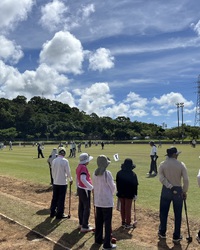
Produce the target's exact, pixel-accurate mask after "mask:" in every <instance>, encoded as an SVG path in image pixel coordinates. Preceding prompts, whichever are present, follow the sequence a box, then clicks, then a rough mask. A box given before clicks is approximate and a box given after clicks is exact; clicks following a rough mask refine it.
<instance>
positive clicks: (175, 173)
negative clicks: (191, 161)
mask: <svg viewBox="0 0 200 250" xmlns="http://www.w3.org/2000/svg"><path fill="white" fill-rule="evenodd" d="M180 153H181V152H179V151H178V150H177V148H175V147H172V148H169V149H167V155H166V156H167V158H166V160H165V161H163V162H161V163H160V166H159V180H160V182H161V183H162V185H163V186H162V191H161V197H160V225H159V231H158V236H159V237H160V238H166V231H167V218H168V213H169V208H170V204H171V202H172V203H173V209H174V232H173V241H174V242H179V241H181V240H182V236H181V222H182V207H183V200H184V199H186V197H187V194H186V193H187V191H188V186H189V179H188V174H187V168H186V166H185V164H184V163H183V162H180V161H178V160H177V158H178V155H179V154H180Z"/></svg>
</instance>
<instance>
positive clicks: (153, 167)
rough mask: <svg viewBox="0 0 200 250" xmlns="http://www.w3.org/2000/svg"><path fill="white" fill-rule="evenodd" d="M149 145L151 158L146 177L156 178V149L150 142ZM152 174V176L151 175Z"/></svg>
mask: <svg viewBox="0 0 200 250" xmlns="http://www.w3.org/2000/svg"><path fill="white" fill-rule="evenodd" d="M149 145H150V146H151V152H150V158H151V163H150V170H149V172H148V173H147V175H148V176H149V177H150V176H156V175H157V174H158V171H157V159H158V155H157V147H156V145H155V143H154V142H153V141H150V143H149ZM153 172H154V174H153Z"/></svg>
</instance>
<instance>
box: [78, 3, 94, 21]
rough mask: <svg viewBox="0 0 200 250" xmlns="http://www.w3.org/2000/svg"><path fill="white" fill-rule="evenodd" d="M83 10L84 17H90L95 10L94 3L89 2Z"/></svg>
mask: <svg viewBox="0 0 200 250" xmlns="http://www.w3.org/2000/svg"><path fill="white" fill-rule="evenodd" d="M81 12H82V16H83V19H86V18H88V17H89V16H90V15H91V14H92V13H94V12H95V7H94V4H88V5H86V6H84V7H83V9H82V11H81Z"/></svg>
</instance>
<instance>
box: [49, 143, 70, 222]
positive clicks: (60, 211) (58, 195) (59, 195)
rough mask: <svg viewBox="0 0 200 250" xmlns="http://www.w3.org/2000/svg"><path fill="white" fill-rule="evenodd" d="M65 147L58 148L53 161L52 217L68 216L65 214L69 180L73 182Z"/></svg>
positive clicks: (61, 217) (62, 217)
mask: <svg viewBox="0 0 200 250" xmlns="http://www.w3.org/2000/svg"><path fill="white" fill-rule="evenodd" d="M65 155H66V150H65V148H63V147H62V148H59V149H58V156H57V157H56V158H55V159H54V160H53V162H52V166H51V167H52V177H53V197H52V201H51V207H50V210H51V214H50V217H51V218H53V217H54V216H56V219H64V218H67V217H68V216H67V215H65V214H64V208H65V207H64V205H65V196H66V192H67V186H68V180H69V182H70V185H72V183H73V179H72V176H71V170H70V166H69V161H68V160H67V159H66V158H64V157H65Z"/></svg>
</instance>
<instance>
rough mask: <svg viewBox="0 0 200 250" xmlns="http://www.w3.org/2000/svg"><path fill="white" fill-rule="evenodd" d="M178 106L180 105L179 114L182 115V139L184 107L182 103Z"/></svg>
mask: <svg viewBox="0 0 200 250" xmlns="http://www.w3.org/2000/svg"><path fill="white" fill-rule="evenodd" d="M179 104H180V107H181V114H182V137H183V134H184V131H183V107H184V103H183V102H181V103H179Z"/></svg>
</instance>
